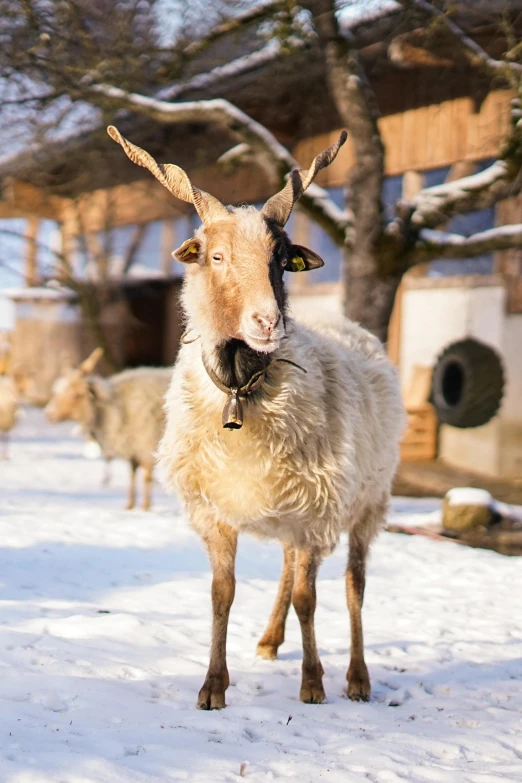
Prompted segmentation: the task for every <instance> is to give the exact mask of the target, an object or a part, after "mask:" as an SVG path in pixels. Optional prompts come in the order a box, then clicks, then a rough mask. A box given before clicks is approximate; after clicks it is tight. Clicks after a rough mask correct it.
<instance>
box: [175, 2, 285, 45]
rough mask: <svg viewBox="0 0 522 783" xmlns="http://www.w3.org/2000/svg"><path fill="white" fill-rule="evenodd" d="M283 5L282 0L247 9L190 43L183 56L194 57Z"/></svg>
mask: <svg viewBox="0 0 522 783" xmlns="http://www.w3.org/2000/svg"><path fill="white" fill-rule="evenodd" d="M284 5H285V2H284V0H277V2H266V3H260V4H259V5H255V6H254V7H253V8H249V9H248V10H246V11H243V12H242V13H240V14H236V16H234V17H233V18H232V19H227V20H226V21H225V22H223V23H222V24H220V25H217V26H216V27H214V28H213V29H212V30H210V31H209V32H208V33H207V34H206V35H205V36H204V37H203V38H200V39H199V40H197V41H192V42H191V43H189V44H188V45H187V46H185V48H184V49H183V54H184V55H185V56H186V57H194V56H195V55H197V54H199V53H200V52H202V51H203V50H204V49H206V47H207V46H209V44H211V43H212V42H213V41H216V40H217V39H218V38H222V37H223V36H225V35H228V34H229V33H233V32H235V31H236V30H239V29H241V28H242V27H245V26H246V25H247V24H250V23H251V22H255V21H256V20H260V19H264V18H265V17H266V16H268V15H269V14H271V13H274V12H276V11H278V10H279V9H281V8H283V7H284Z"/></svg>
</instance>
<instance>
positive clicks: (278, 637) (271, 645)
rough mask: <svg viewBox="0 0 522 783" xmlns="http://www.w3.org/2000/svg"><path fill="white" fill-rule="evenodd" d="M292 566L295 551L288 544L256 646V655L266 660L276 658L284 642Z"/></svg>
mask: <svg viewBox="0 0 522 783" xmlns="http://www.w3.org/2000/svg"><path fill="white" fill-rule="evenodd" d="M294 564H295V549H294V547H293V546H291V545H290V544H285V545H284V560H283V571H282V573H281V579H280V581H279V590H278V592H277V598H276V601H275V604H274V608H273V610H272V614H271V615H270V620H269V621H268V625H267V627H266V631H265V632H264V634H263V636H262V637H261V641H260V642H259V644H258V645H257V654H258V655H259V656H261V658H266V659H267V660H274V659H275V658H277V650H278V648H279V647H280V646H281V645H282V644H283V642H284V640H285V624H286V618H287V616H288V610H289V608H290V602H291V600H292V588H293V586H294Z"/></svg>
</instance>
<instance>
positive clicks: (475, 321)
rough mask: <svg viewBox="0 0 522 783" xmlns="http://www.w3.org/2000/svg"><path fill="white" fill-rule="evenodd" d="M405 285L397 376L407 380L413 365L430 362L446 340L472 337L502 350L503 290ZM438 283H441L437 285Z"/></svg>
mask: <svg viewBox="0 0 522 783" xmlns="http://www.w3.org/2000/svg"><path fill="white" fill-rule="evenodd" d="M437 282H438V286H437V287H436V288H435V287H430V288H408V289H406V291H405V292H404V294H403V300H402V315H401V339H400V357H401V358H400V376H401V382H402V384H403V386H404V385H405V384H407V383H408V381H409V378H410V376H411V373H412V370H413V366H414V365H415V364H422V365H427V366H430V367H431V366H433V365H434V364H435V361H436V359H437V356H438V355H439V354H440V353H441V351H442V350H443V349H444V347H445V346H446V345H448V343H452V342H455V341H456V340H461V339H464V338H465V337H474V338H475V339H477V340H481V341H482V342H484V343H486V344H487V345H491V346H492V347H493V348H495V349H496V350H497V351H499V353H501V352H502V344H503V331H504V320H505V316H504V310H505V298H506V292H505V290H504V288H503V286H501V285H498V286H486V287H483V288H478V287H475V288H468V287H464V286H462V287H442V286H440V283H439V281H437ZM439 286H440V287H439Z"/></svg>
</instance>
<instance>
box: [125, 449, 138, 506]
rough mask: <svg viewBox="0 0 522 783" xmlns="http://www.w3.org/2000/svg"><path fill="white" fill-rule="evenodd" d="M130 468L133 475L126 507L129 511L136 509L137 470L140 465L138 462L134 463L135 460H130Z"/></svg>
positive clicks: (131, 475)
mask: <svg viewBox="0 0 522 783" xmlns="http://www.w3.org/2000/svg"><path fill="white" fill-rule="evenodd" d="M130 467H131V474H130V484H129V494H128V498H127V505H126V506H125V508H126V509H127V510H130V509H131V508H134V506H135V503H136V470H137V469H138V465H137V463H136V462H134V460H130Z"/></svg>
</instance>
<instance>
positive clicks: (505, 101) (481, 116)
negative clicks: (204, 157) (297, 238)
mask: <svg viewBox="0 0 522 783" xmlns="http://www.w3.org/2000/svg"><path fill="white" fill-rule="evenodd" d="M511 97H512V94H511V92H510V91H509V90H496V91H494V92H491V93H489V95H488V96H487V97H486V98H485V100H484V101H483V103H482V105H481V107H480V110H479V111H476V110H475V107H474V102H473V100H472V99H471V98H457V99H455V100H452V101H444V102H443V103H440V104H434V105H432V106H422V107H420V108H417V109H411V110H409V111H405V112H402V113H401V114H392V115H389V116H387V117H382V118H381V119H380V120H379V128H380V130H381V133H382V137H383V141H384V145H385V147H386V174H387V175H389V176H393V175H396V174H402V173H403V172H405V171H408V170H420V171H425V170H426V169H435V168H441V167H443V166H451V165H452V164H453V163H455V162H456V161H473V160H484V159H486V158H494V157H496V156H497V155H498V150H499V145H500V143H501V141H502V139H503V137H504V136H505V134H506V132H507V130H508V123H509V110H510V100H511ZM338 136H339V130H335V131H332V132H331V133H326V134H323V135H322V136H315V137H313V138H310V139H306V140H305V141H302V142H301V143H300V144H298V145H297V147H296V148H295V150H294V155H295V157H296V158H297V160H299V161H302V163H303V165H307V164H308V162H309V161H311V160H312V158H313V157H314V156H315V155H317V153H318V152H320V151H321V149H324V148H326V147H328V146H329V145H330V144H332V143H333V142H334V141H335V140H336V139H337V137H338ZM353 163H354V157H353V149H352V146H351V142H350V140H348V142H347V144H346V145H345V148H343V150H342V151H341V153H340V154H339V156H338V157H337V159H336V160H335V161H334V163H333V164H332V165H331V166H330V167H329V168H327V169H324V170H323V171H322V172H321V173H320V174H319V176H318V177H317V180H316V181H317V183H318V184H319V185H322V186H323V187H338V186H341V185H344V184H345V182H346V174H347V172H348V170H349V169H350V168H351V167H352V166H353Z"/></svg>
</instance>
